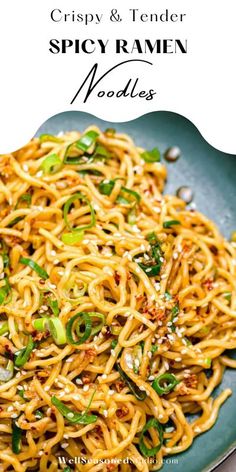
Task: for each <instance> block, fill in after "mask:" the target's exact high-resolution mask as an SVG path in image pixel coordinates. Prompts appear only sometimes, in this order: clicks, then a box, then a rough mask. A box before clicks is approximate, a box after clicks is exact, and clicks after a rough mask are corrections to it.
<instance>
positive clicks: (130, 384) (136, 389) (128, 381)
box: [115, 363, 147, 401]
mask: <svg viewBox="0 0 236 472" xmlns="http://www.w3.org/2000/svg"><path fill="white" fill-rule="evenodd" d="M115 367H116V369H117V370H118V372H119V374H120V377H121V378H122V379H123V380H124V381H125V383H126V384H127V385H128V387H129V389H130V391H131V392H132V393H133V395H134V396H135V397H136V398H137V400H139V401H144V400H145V398H146V397H147V394H146V392H145V391H144V390H140V388H139V387H138V385H136V384H135V383H134V382H133V380H131V379H130V378H129V377H128V375H127V374H126V373H125V372H124V371H123V370H122V368H121V367H120V365H119V364H118V363H116V364H115Z"/></svg>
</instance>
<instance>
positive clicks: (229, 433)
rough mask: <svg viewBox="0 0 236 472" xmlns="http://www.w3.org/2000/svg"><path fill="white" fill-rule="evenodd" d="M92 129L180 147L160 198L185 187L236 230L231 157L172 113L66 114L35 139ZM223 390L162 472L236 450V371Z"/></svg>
mask: <svg viewBox="0 0 236 472" xmlns="http://www.w3.org/2000/svg"><path fill="white" fill-rule="evenodd" d="M91 124H96V125H98V126H100V127H101V129H105V128H107V127H108V126H109V127H115V128H116V129H117V130H119V131H121V132H124V133H128V134H130V135H131V136H132V137H133V138H134V140H135V142H136V143H137V144H138V145H140V146H143V147H145V148H149V149H151V148H153V147H155V146H158V147H159V149H160V150H161V152H164V151H165V150H166V149H167V148H168V147H169V146H173V145H177V146H179V147H180V149H181V151H182V156H181V158H180V159H179V160H178V161H177V162H176V163H174V164H173V163H172V164H167V167H168V182H167V185H166V189H165V193H174V192H175V190H176V189H177V188H178V187H180V186H181V185H184V184H187V185H190V186H191V187H192V189H193V190H194V195H195V197H194V201H195V203H196V205H197V208H198V209H199V210H200V211H202V212H203V213H205V214H206V215H207V216H208V217H209V218H211V219H212V220H214V221H215V222H216V223H217V225H218V227H219V228H220V230H221V232H222V233H223V234H224V235H225V236H226V237H227V238H228V237H229V235H230V233H231V231H233V230H236V185H235V178H236V156H232V155H229V154H225V153H222V152H220V151H217V150H216V149H214V148H213V147H211V146H210V145H209V144H208V143H207V142H206V141H205V140H204V139H203V137H202V136H201V134H200V133H199V131H198V130H197V129H196V127H195V126H194V125H193V124H192V123H191V122H189V121H188V120H187V119H185V118H184V117H182V116H180V115H177V114H175V113H170V112H154V113H149V114H147V115H144V116H141V117H140V118H137V119H136V120H133V121H129V122H126V123H110V122H109V123H108V122H105V121H103V120H100V119H98V118H96V117H94V116H92V115H89V114H87V113H80V112H65V113H60V114H58V115H56V116H53V117H52V118H50V119H49V120H48V121H47V122H46V123H44V124H43V125H42V126H41V128H40V129H39V131H38V133H37V134H41V133H51V134H52V133H58V132H59V131H68V130H72V129H78V130H80V131H82V130H83V129H84V128H86V127H87V126H89V125H91ZM231 355H233V353H232V351H231ZM227 387H229V388H231V389H232V391H233V395H232V396H231V397H230V398H229V399H228V400H227V401H226V403H224V405H223V406H222V408H221V410H220V414H219V417H218V419H217V422H216V424H215V425H214V427H213V428H212V429H211V430H210V431H208V432H207V433H205V434H203V435H201V436H199V437H198V438H196V439H195V441H194V444H193V445H192V447H191V448H190V449H188V450H187V451H186V452H184V453H182V454H179V455H178V456H172V457H171V458H169V459H167V461H166V463H165V465H164V467H163V469H162V471H163V472H184V471H185V472H203V471H204V472H205V471H208V472H209V471H211V470H213V469H214V468H215V467H216V466H217V465H218V464H219V463H221V462H222V461H223V460H224V459H225V457H227V456H228V455H229V454H230V453H231V452H232V451H233V450H234V449H235V448H236V428H235V420H234V418H235V417H236V371H234V370H233V369H227V370H226V372H225V375H224V380H223V382H222V384H221V385H220V386H219V387H218V388H217V389H216V391H215V394H217V393H219V392H220V391H222V390H223V389H225V388H227Z"/></svg>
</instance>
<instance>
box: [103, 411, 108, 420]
mask: <svg viewBox="0 0 236 472" xmlns="http://www.w3.org/2000/svg"><path fill="white" fill-rule="evenodd" d="M103 415H104V416H105V418H107V417H108V411H107V410H103Z"/></svg>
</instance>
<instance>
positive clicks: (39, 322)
mask: <svg viewBox="0 0 236 472" xmlns="http://www.w3.org/2000/svg"><path fill="white" fill-rule="evenodd" d="M47 321H48V318H46V317H44V318H37V319H36V320H34V321H33V323H32V324H33V327H34V329H36V330H37V331H45V330H46V326H47Z"/></svg>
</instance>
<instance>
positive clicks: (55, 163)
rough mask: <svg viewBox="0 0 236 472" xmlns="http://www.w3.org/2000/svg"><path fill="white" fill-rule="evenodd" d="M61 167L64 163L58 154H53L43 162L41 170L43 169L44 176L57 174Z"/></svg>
mask: <svg viewBox="0 0 236 472" xmlns="http://www.w3.org/2000/svg"><path fill="white" fill-rule="evenodd" d="M61 167H62V161H61V159H60V157H59V156H58V155H57V154H51V155H50V156H47V157H46V158H45V159H44V160H43V162H42V164H41V166H40V169H42V171H43V173H44V174H55V173H56V172H58V171H59V170H60V169H61Z"/></svg>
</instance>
